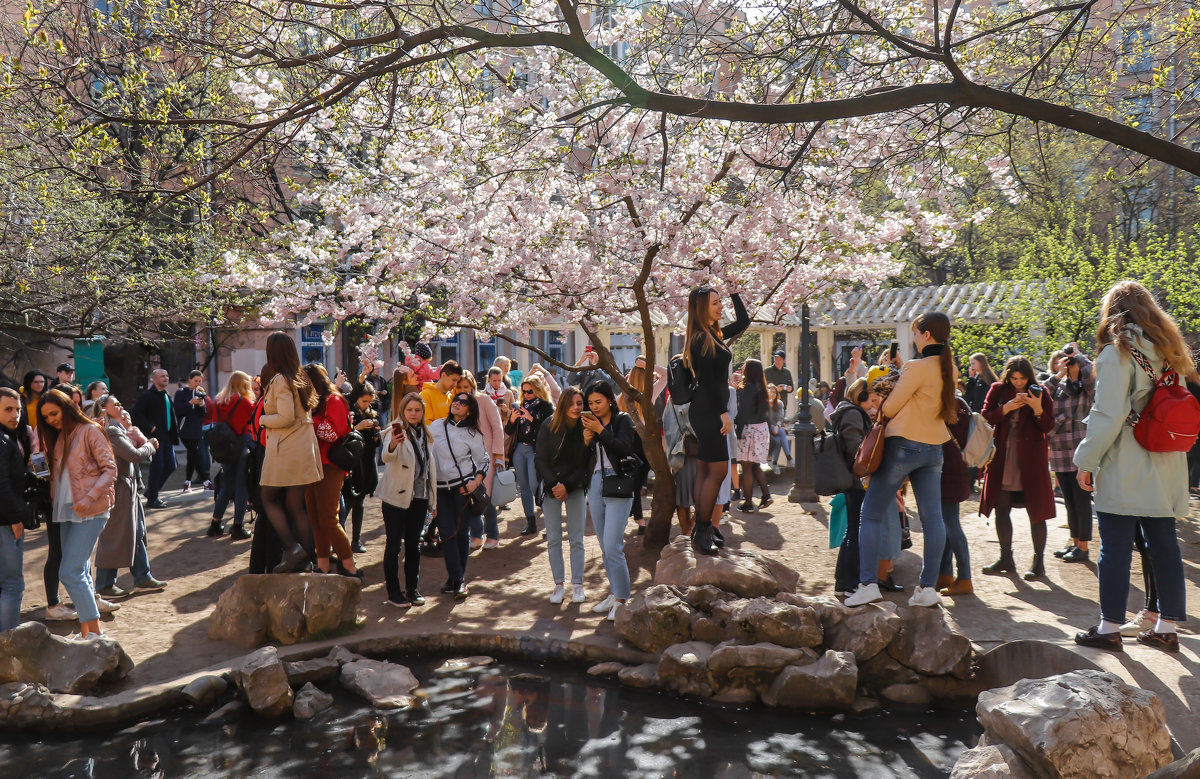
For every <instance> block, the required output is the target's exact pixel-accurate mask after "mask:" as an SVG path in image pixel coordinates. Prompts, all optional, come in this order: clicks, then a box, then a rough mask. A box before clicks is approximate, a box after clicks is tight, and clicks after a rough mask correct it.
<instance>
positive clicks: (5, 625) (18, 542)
mask: <svg viewBox="0 0 1200 779" xmlns="http://www.w3.org/2000/svg"><path fill="white" fill-rule="evenodd" d="M20 423H21V396H20V394H19V393H18V392H17V391H16V390H14V389H10V388H8V387H0V632H3V631H5V630H11V629H12V628H15V627H16V626H17V623H18V622H20V621H21V595H22V594H24V592H25V579H24V576H23V573H22V565H23V563H24V560H23V543H22V539H23V538H24V535H25V520H26V519H27V518H28V516H29V504H28V503H26V502H25V453H24V452H23V451H22V449H21V444H20V443H19V442H18V441H17V426H18V425H19V424H20Z"/></svg>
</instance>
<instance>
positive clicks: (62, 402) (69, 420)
mask: <svg viewBox="0 0 1200 779" xmlns="http://www.w3.org/2000/svg"><path fill="white" fill-rule="evenodd" d="M47 405H51V406H57V407H58V410H59V412H60V413H61V414H62V429H61V430H55V429H54V428H53V427H51V426H50V423H49V422H47V421H46V406H47ZM37 415H38V424H37V429H38V437H40V438H41V439H42V451H43V452H45V453H46V456H47V461H50V460H52V459H54V447H55V446H57V445H58V437H59V436H60V435H65V436H66V437H67V439H68V440H69V439H70V438H71V436H72V435H73V434H74V433H75V430H76V429H77V428H79V427H80V426H82V425H96V427H100V425H98V424H97V423H96V422H95V421H94V420H91V419H88V418H87V417H86V416H85V415H84V413H83V411H81V410H80V409H79V406H76V405H75V401H73V400H71V398H70V397H68V396H67V395H65V394H63V392H62V391H61V390H57V389H52V390H49V391H48V392H47V393H46V394H45V395H42V402H41V403H39V404H38V410H37ZM105 440H107V438H106V439H105ZM64 449H65V448H64Z"/></svg>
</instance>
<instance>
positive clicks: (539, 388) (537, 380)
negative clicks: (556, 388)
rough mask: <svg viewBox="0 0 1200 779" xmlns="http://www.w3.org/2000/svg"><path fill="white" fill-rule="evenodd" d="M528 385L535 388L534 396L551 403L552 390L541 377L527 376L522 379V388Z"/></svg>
mask: <svg viewBox="0 0 1200 779" xmlns="http://www.w3.org/2000/svg"><path fill="white" fill-rule="evenodd" d="M526 384H528V385H529V386H531V387H533V394H534V395H535V396H537V397H539V398H541V399H542V400H544V401H546V402H547V403H550V402H551V400H550V388H549V387H547V386H546V382H544V381H542V377H541V376H526V377H525V378H523V379H521V386H522V387H524V386H525V385H526Z"/></svg>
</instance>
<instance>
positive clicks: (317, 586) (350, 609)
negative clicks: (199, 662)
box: [208, 573, 362, 649]
mask: <svg viewBox="0 0 1200 779" xmlns="http://www.w3.org/2000/svg"><path fill="white" fill-rule="evenodd" d="M361 596H362V583H361V582H359V580H358V579H355V578H353V577H351V576H329V575H327V574H315V573H295V574H248V575H245V576H240V577H238V578H237V580H235V581H234V583H233V586H232V587H230V588H229V589H228V590H226V591H225V592H223V593H222V594H221V597H220V598H218V599H217V607H216V608H215V609H214V610H213V613H212V616H211V617H209V623H208V637H209V638H211V639H214V640H217V641H229V642H232V643H234V644H237V645H238V646H240V647H244V648H246V649H252V648H254V647H257V646H262V645H263V644H265V643H267V642H271V641H274V642H278V643H280V644H295V643H299V642H301V641H309V640H312V639H316V638H324V637H327V636H329V635H330V634H332V633H335V632H338V631H342V630H349V629H351V628H353V627H354V625H355V621H356V619H357V616H358V601H359V598H360V597H361Z"/></svg>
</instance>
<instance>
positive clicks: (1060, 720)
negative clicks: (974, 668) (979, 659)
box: [975, 671, 1171, 779]
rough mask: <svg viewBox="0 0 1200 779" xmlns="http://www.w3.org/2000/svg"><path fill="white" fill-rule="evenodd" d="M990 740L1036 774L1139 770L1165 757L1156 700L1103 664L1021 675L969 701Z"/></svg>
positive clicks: (1098, 775)
mask: <svg viewBox="0 0 1200 779" xmlns="http://www.w3.org/2000/svg"><path fill="white" fill-rule="evenodd" d="M975 712H976V714H977V715H978V716H979V721H980V723H981V724H982V725H983V727H984V730H985V735H986V736H987V740H988V743H990V744H1007V745H1008V746H1010V747H1012V749H1013V750H1014V751H1016V752H1017V754H1019V755H1020V756H1021V757H1022V758H1023V759H1024V760H1025V762H1026V763H1028V764H1029V766H1030V768H1031V769H1032V770H1033V773H1034V774H1036V775H1039V776H1055V777H1064V778H1066V777H1093V778H1094V779H1108V778H1109V777H1114V778H1115V777H1141V776H1145V775H1146V774H1148V773H1150V772H1152V771H1154V770H1156V769H1159V768H1162V767H1163V766H1165V765H1167V764H1169V763H1170V762H1171V737H1170V734H1169V732H1168V731H1167V725H1166V716H1165V712H1164V709H1163V704H1162V701H1160V700H1159V699H1158V696H1156V695H1154V694H1153V693H1151V692H1149V691H1147V690H1142V689H1138V688H1136V687H1130V686H1129V685H1127V684H1126V683H1125V682H1123V681H1121V680H1120V679H1119V678H1118V677H1117V676H1115V675H1113V674H1111V673H1108V672H1105V671H1073V672H1071V673H1066V674H1060V675H1058V676H1051V677H1049V678H1046V679H1022V680H1021V681H1019V682H1017V683H1016V684H1013V685H1010V686H1008V687H1001V688H999V689H995V690H987V691H985V692H983V693H981V694H980V696H979V703H978V704H977V705H976V707H975Z"/></svg>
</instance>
